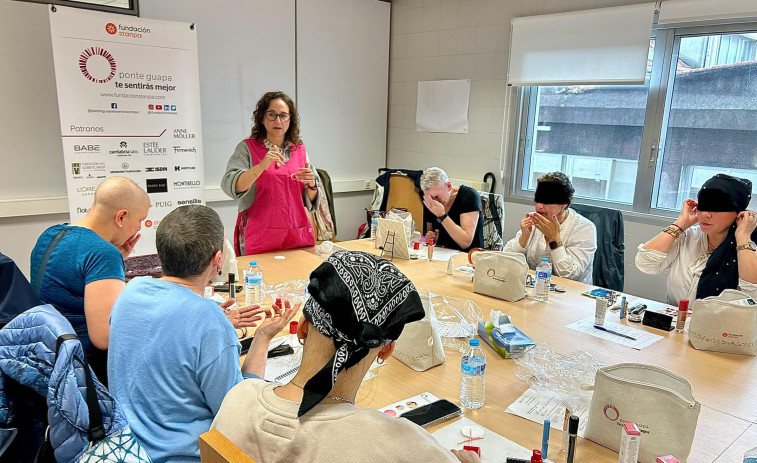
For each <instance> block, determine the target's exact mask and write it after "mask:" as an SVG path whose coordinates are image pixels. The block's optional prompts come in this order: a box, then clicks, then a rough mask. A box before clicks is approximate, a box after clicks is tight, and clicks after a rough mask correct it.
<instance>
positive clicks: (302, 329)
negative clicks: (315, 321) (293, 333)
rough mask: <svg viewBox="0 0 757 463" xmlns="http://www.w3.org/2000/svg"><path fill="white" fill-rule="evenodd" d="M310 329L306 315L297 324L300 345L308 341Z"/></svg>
mask: <svg viewBox="0 0 757 463" xmlns="http://www.w3.org/2000/svg"><path fill="white" fill-rule="evenodd" d="M309 329H310V323H309V322H308V320H307V318H305V316H304V315H303V316H301V317H300V321H299V322H297V339H299V340H300V343H302V341H304V340H305V339H307V337H308V330H309Z"/></svg>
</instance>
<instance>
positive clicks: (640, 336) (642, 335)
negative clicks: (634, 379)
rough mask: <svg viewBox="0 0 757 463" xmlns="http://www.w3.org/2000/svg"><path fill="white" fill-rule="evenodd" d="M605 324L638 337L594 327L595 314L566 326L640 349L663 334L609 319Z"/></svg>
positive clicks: (619, 331) (660, 337) (614, 329)
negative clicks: (629, 337) (626, 336)
mask: <svg viewBox="0 0 757 463" xmlns="http://www.w3.org/2000/svg"><path fill="white" fill-rule="evenodd" d="M603 326H604V327H605V328H607V329H608V330H613V331H617V332H618V333H623V334H625V335H628V336H631V337H633V338H636V340H635V341H634V340H633V339H628V338H624V337H622V336H618V335H617V334H612V333H608V332H607V331H602V330H598V329H596V328H594V317H593V316H592V317H587V318H584V319H582V320H578V321H577V322H575V323H571V324H570V325H566V326H565V328H570V329H571V330H575V331H579V332H581V333H586V334H590V335H592V336H594V337H595V338H602V339H606V340H608V341H611V342H614V343H615V344H620V345H623V346H627V347H632V348H634V349H638V350H641V349H643V348H645V347H648V346H650V345H652V344H654V343H655V342H657V341H659V340H660V339H662V336H660V335H657V334H654V333H650V332H648V331H643V330H639V329H636V328H631V327H630V326H626V325H619V324H617V323H612V322H608V321H605V324H604V325H603Z"/></svg>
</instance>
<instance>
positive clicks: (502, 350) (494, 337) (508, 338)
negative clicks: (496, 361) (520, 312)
mask: <svg viewBox="0 0 757 463" xmlns="http://www.w3.org/2000/svg"><path fill="white" fill-rule="evenodd" d="M509 326H512V325H509ZM513 329H514V331H513V332H511V333H503V332H501V331H500V330H499V329H497V328H496V327H495V326H494V323H492V322H478V335H479V336H481V339H483V340H484V342H486V343H487V344H489V346H491V348H492V349H494V350H495V351H497V353H498V354H499V355H500V356H501V357H502V358H505V359H509V358H510V356H511V355H514V354H515V355H517V354H520V353H522V352H524V351H525V350H526V348H528V347H529V346H533V345H534V344H535V343H534V341H532V340H531V338H529V337H528V336H526V335H525V334H523V332H522V331H520V330H519V329H518V328H516V327H514V326H513Z"/></svg>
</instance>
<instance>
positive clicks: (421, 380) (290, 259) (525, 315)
mask: <svg viewBox="0 0 757 463" xmlns="http://www.w3.org/2000/svg"><path fill="white" fill-rule="evenodd" d="M338 245H339V246H341V247H344V248H347V249H350V250H359V251H365V252H368V253H372V254H376V255H378V254H379V253H380V250H378V249H375V248H374V243H373V242H372V241H370V240H368V239H364V240H354V241H346V242H339V243H338ZM238 260H239V268H240V274H241V269H246V268H247V267H248V266H249V261H250V260H257V261H258V265H259V266H260V268H261V269H262V271H263V275H264V281H265V283H266V284H267V285H272V284H278V283H283V282H285V281H289V280H295V279H307V278H308V275H309V273H310V272H311V271H312V270H313V269H315V268H316V267H317V266H318V265H320V264H321V263H322V262H323V260H324V257H322V256H318V255H316V253H315V248H303V249H296V250H288V251H279V252H274V253H269V254H258V255H255V256H245V257H240V258H239V259H238ZM454 262H455V266H456V267H457V266H461V265H467V264H468V260H467V254H464V253H460V254H457V255H455V256H454ZM393 263H394V264H395V265H396V266H397V267H398V268H399V269H400V270H402V272H404V273H405V275H407V276H408V277H409V278H410V279H411V280H412V281H413V283H414V284H415V286H416V287H417V288H418V290H419V291H420V292H421V293H423V292H427V291H431V292H433V293H435V294H438V295H444V296H453V297H460V298H467V299H470V300H472V301H474V302H476V303H477V304H478V306H479V307H480V308H481V310H482V313H483V314H484V317H488V314H489V311H490V310H492V309H496V310H500V311H502V312H504V313H506V314H508V315H509V316H510V317H511V320H512V322H513V324H515V325H516V326H517V327H518V328H519V329H520V330H521V331H523V332H524V333H526V334H527V335H528V336H529V337H530V338H531V339H533V340H534V341H535V342H536V343H544V344H547V345H548V346H549V347H551V348H552V349H553V350H554V351H555V352H558V353H561V354H569V353H572V352H576V351H586V352H589V353H591V354H592V355H594V356H595V357H597V358H598V359H599V360H600V361H601V362H602V363H604V364H605V365H613V364H617V363H626V362H634V363H646V364H651V365H656V366H660V367H664V368H667V369H668V370H671V371H673V372H675V373H677V374H679V375H682V376H684V377H685V378H687V379H688V380H689V381H690V382H691V384H692V386H693V391H694V396H695V397H696V399H697V400H698V401H699V402H700V403H701V413H700V415H699V421H698V424H697V430H696V435H695V438H694V444H693V447H692V450H691V454H690V456H689V459H688V461H689V462H692V463H705V462H708V463H709V462H715V461H717V462H718V463H720V462H740V461H741V458H742V457H743V453H744V451H745V450H746V449H748V448H751V447H754V446H757V363H756V362H757V360H755V358H754V357H750V356H743V355H734V354H724V353H717V352H707V351H699V350H696V349H694V348H693V347H692V346H691V345H690V344H689V342H688V338H687V334H686V333H677V332H676V331H675V330H673V331H671V332H665V331H661V330H657V329H654V328H650V327H647V326H643V325H641V324H638V323H629V322H628V321H627V320H618V319H617V315H611V312H608V315H607V317H608V318H607V319H608V320H609V321H613V322H616V323H621V324H628V325H633V327H634V328H637V329H640V330H645V331H650V332H653V333H655V334H658V335H661V336H662V337H663V339H661V340H659V341H657V342H655V343H654V344H652V345H650V346H648V347H646V348H644V349H642V350H635V349H633V348H630V347H626V346H623V345H620V344H617V343H614V342H610V341H607V340H605V339H600V338H597V337H594V336H590V335H588V334H585V333H581V332H578V331H574V330H571V329H568V328H565V326H566V325H568V324H571V323H574V322H576V321H578V320H581V319H583V318H586V317H589V316H593V315H594V308H595V302H594V299H591V298H588V297H586V296H582V295H581V292H582V291H585V290H587V289H592V288H594V287H593V286H590V285H586V284H584V283H580V282H575V281H571V280H566V279H562V278H559V277H555V276H553V277H552V282H553V283H557V284H559V285H564V286H565V287H566V288H567V291H566V292H565V293H557V292H551V293H550V296H549V301H547V302H536V301H534V300H533V299H532V298H531V295H530V294H529V296H528V297H526V298H525V299H522V300H520V301H517V302H506V301H503V300H500V299H495V298H492V297H488V296H484V295H481V294H476V293H473V283H472V277H471V275H469V274H466V273H463V272H460V271H456V272H454V273H453V274H452V275H447V272H446V270H447V263H446V262H441V261H427V260H407V259H398V258H395V259H394V260H393ZM664 277H665V276H664V275H661V276H660V278H664ZM628 296H629V300H632V299H633V297H632V296H631V295H628ZM481 345H482V349H483V350H484V352H485V353H486V355H487V370H486V371H487V373H486V400H485V403H484V406H483V407H482V408H480V409H478V410H467V409H465V410H464V416H465V417H466V418H468V419H471V420H472V421H474V422H476V423H478V424H480V425H481V426H484V427H485V428H487V429H490V430H492V431H494V432H496V433H498V434H500V435H502V436H504V437H506V438H507V439H510V440H511V441H513V442H515V443H517V444H519V445H521V446H523V447H526V448H528V449H540V448H541V436H542V425H541V424H540V423H535V422H532V421H529V420H527V419H524V418H521V417H519V416H516V415H513V414H510V413H505V409H506V408H507V407H508V405H510V404H511V403H513V402H514V401H515V400H516V399H518V398H519V397H520V396H521V394H523V392H525V391H526V390H527V389H528V388H529V385H528V384H526V383H525V382H524V381H523V380H521V379H519V378H518V377H517V376H516V375H515V372H514V369H515V364H514V362H513V360H511V359H503V358H501V357H499V355H497V354H496V352H494V350H492V349H491V348H490V347H488V346H486V345H485V344H484V343H483V342H482V343H481ZM445 355H446V361H445V363H443V364H441V365H439V366H436V367H433V368H431V369H429V370H427V371H424V372H417V371H414V370H412V369H411V368H409V367H408V366H406V365H404V364H403V363H402V362H400V361H399V360H397V359H396V358H390V359H388V360H387V362H386V364H385V365H384V366H382V367H381V368H377V369H376V370H375V371H376V374H377V377H376V378H374V379H372V380H371V381H368V382H366V383H370V385H369V386H364V389H366V391H363V390H362V389H361V391H359V392H358V396H357V405H358V406H359V407H362V408H373V409H379V408H382V407H385V406H387V405H390V404H393V403H395V402H398V401H401V400H404V399H407V398H409V397H412V396H415V395H418V394H421V393H424V392H430V393H432V394H434V395H435V396H437V397H440V398H445V399H448V400H450V401H452V402H454V403H456V404H458V405H459V403H460V402H459V395H460V375H461V373H460V357H461V354H460V353H459V352H458V351H457V350H456V349H452V348H445ZM448 424H450V422H449V421H447V422H445V423H442V424H439V425H437V426H435V427H432V428H429V431H431V432H433V431H435V430H437V429H439V428H441V427H443V426H446V425H448ZM561 441H562V433H561V432H559V431H554V430H553V431H552V432H551V433H550V440H549V448H550V451H549V457H550V460H552V461H555V462H558V461H564V459H565V452H560V448H561ZM387 445H391V443H387ZM487 457H488V458H487ZM493 457H494V458H493ZM484 461H504V457H501V458H500V457H499V456H493V455H484ZM575 461H576V462H616V461H618V454H617V453H616V452H614V451H612V450H609V449H607V448H604V447H602V446H600V445H598V444H596V443H594V442H591V441H589V440H586V439H581V438H579V439H578V444H577V450H576V460H575Z"/></svg>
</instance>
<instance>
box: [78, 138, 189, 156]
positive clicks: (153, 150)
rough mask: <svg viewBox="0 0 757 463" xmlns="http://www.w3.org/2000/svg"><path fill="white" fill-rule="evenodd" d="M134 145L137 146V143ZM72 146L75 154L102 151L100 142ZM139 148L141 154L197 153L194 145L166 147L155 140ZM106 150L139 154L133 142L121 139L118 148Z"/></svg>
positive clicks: (121, 154) (125, 154) (113, 152)
mask: <svg viewBox="0 0 757 463" xmlns="http://www.w3.org/2000/svg"><path fill="white" fill-rule="evenodd" d="M136 146H137V147H138V146H139V145H136ZM73 148H74V153H76V154H99V153H101V152H102V151H103V149H102V145H100V144H75V145H74V147H73ZM141 148H142V149H141V151H142V153H141V154H143V155H145V156H163V155H167V154H169V153H175V154H176V153H182V154H187V153H189V154H197V148H195V147H194V146H181V145H171V147H170V148H166V147H165V146H162V145H161V144H160V143H159V142H157V141H146V142H142V146H141ZM107 152H108V154H114V155H116V156H132V155H137V154H140V150H138V149H135V144H134V143H133V142H132V143H131V144H130V143H129V142H127V141H121V142H120V143H119V144H118V148H116V149H109V150H108V151H107Z"/></svg>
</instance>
